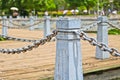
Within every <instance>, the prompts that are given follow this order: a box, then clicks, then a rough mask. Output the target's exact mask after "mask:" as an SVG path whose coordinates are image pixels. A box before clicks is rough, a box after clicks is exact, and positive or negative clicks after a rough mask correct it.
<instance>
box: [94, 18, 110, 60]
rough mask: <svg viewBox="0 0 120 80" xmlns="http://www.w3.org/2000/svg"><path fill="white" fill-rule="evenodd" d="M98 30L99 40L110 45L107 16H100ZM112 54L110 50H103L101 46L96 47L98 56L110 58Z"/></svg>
mask: <svg viewBox="0 0 120 80" xmlns="http://www.w3.org/2000/svg"><path fill="white" fill-rule="evenodd" d="M98 21H100V23H98V30H97V41H98V42H101V43H104V44H106V45H108V24H107V23H106V22H107V21H108V18H107V17H106V16H100V17H98ZM109 57H110V54H109V53H108V52H105V51H102V50H101V49H100V48H99V47H96V58H98V59H106V58H109Z"/></svg>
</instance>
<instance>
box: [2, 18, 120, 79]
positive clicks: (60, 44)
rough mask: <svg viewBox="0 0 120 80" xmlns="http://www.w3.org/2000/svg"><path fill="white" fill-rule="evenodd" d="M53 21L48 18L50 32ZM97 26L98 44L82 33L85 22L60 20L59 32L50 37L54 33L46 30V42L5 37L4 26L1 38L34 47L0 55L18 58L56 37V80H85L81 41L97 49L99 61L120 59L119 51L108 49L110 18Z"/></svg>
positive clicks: (5, 50) (58, 22)
mask: <svg viewBox="0 0 120 80" xmlns="http://www.w3.org/2000/svg"><path fill="white" fill-rule="evenodd" d="M3 20H4V19H3ZM49 21H50V18H49V17H47V20H46V28H47V25H48V26H49V25H50V22H49ZM3 24H5V21H3ZM95 24H98V30H97V31H98V32H97V40H96V39H94V38H91V37H89V36H87V34H86V33H85V32H83V31H82V30H81V29H80V26H81V21H80V20H79V19H71V18H60V19H59V20H57V23H56V26H57V29H55V30H54V31H53V32H52V34H50V29H46V28H45V29H46V32H45V34H44V38H43V39H39V40H27V39H20V38H13V37H9V36H7V34H6V33H5V32H7V27H5V26H3V35H1V36H3V37H4V38H7V39H8V40H17V41H24V42H25V41H26V42H27V41H28V42H32V44H30V45H27V46H25V47H22V48H17V49H2V48H0V52H2V53H8V54H10V53H12V54H15V53H21V52H26V51H30V50H32V49H33V48H37V47H38V46H39V45H43V44H45V43H46V42H50V40H51V39H52V38H53V37H56V39H57V43H56V44H57V46H56V49H57V50H56V64H55V75H54V80H83V70H82V53H81V44H80V40H81V39H82V40H85V41H88V42H89V43H90V44H92V45H93V46H96V58H98V59H106V58H109V54H111V55H112V56H119V57H120V52H118V50H117V49H115V48H109V47H108V31H107V30H108V25H110V24H109V23H108V19H107V17H105V16H102V17H98V21H97V23H95ZM49 28H50V26H49ZM47 32H48V33H47ZM48 34H49V35H48Z"/></svg>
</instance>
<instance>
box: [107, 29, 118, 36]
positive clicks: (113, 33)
mask: <svg viewBox="0 0 120 80" xmlns="http://www.w3.org/2000/svg"><path fill="white" fill-rule="evenodd" d="M108 34H110V35H120V30H119V29H110V30H109V31H108Z"/></svg>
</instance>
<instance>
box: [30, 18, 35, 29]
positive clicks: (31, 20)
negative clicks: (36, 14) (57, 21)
mask: <svg viewBox="0 0 120 80" xmlns="http://www.w3.org/2000/svg"><path fill="white" fill-rule="evenodd" d="M33 24H34V18H33V16H30V25H31V26H30V28H29V30H34V26H33Z"/></svg>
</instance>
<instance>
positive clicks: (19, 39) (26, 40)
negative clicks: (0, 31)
mask: <svg viewBox="0 0 120 80" xmlns="http://www.w3.org/2000/svg"><path fill="white" fill-rule="evenodd" d="M0 36H1V37H3V38H5V39H6V40H14V41H21V42H35V41H36V40H30V39H23V38H15V37H10V36H5V35H0Z"/></svg>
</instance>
